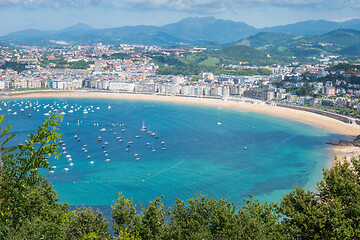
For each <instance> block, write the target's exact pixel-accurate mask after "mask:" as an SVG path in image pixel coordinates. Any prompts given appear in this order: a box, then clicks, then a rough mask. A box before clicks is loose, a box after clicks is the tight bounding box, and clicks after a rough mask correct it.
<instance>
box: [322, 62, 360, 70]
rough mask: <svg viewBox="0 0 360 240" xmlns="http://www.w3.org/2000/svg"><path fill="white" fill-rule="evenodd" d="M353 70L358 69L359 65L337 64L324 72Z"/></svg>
mask: <svg viewBox="0 0 360 240" xmlns="http://www.w3.org/2000/svg"><path fill="white" fill-rule="evenodd" d="M353 69H357V70H359V69H360V65H355V64H349V63H339V64H336V65H333V66H330V67H328V68H327V69H326V70H328V71H336V70H343V71H345V72H347V71H349V70H353Z"/></svg>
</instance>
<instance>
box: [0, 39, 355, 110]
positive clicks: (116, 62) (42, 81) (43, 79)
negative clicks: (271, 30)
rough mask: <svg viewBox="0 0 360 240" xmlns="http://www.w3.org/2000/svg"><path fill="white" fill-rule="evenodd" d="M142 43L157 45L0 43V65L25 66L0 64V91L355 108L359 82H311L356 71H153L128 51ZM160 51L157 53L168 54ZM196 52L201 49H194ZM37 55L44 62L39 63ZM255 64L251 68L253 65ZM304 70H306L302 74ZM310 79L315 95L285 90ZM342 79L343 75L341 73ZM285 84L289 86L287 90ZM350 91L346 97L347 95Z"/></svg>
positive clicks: (149, 62) (139, 56) (145, 59)
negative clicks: (74, 65) (71, 65)
mask: <svg viewBox="0 0 360 240" xmlns="http://www.w3.org/2000/svg"><path fill="white" fill-rule="evenodd" d="M140 47H142V48H143V50H144V51H160V52H162V50H161V49H158V48H155V47H146V46H131V45H125V44H124V45H120V46H119V47H118V48H116V49H113V48H112V47H111V46H107V45H102V44H98V45H96V46H95V47H93V46H91V47H89V46H71V47H69V48H67V49H38V48H31V47H26V48H24V49H21V50H19V49H12V50H10V49H8V48H4V47H0V66H1V64H2V63H5V62H6V61H15V62H18V63H26V70H25V71H22V72H21V73H18V72H16V71H14V70H12V69H0V90H4V91H6V90H13V89H54V90H75V89H84V88H85V89H92V90H107V91H115V92H132V93H150V94H166V95H184V96H195V97H216V98H224V99H227V98H238V97H247V98H253V99H260V100H265V101H270V100H274V99H276V100H286V101H287V102H291V103H296V104H300V105H328V106H341V107H347V108H356V107H357V105H358V103H357V101H358V100H357V99H358V98H359V97H360V85H357V84H350V83H347V82H345V81H344V80H340V79H338V80H336V81H335V82H332V81H326V82H322V81H316V79H318V78H321V77H325V76H327V75H329V74H337V75H338V76H342V77H349V76H355V77H360V72H359V71H353V72H344V71H336V72H329V71H326V70H325V67H326V65H317V66H311V65H301V66H297V67H289V66H279V65H273V66H263V67H262V68H267V69H269V70H271V72H272V73H273V74H272V75H270V76H227V75H220V76H215V75H214V74H213V73H210V72H203V73H200V74H199V75H198V81H193V76H170V75H169V76H166V75H165V76H164V75H157V74H156V70H157V68H158V66H156V64H154V62H153V61H152V59H151V58H150V57H147V56H145V55H143V54H140V53H136V52H134V49H135V48H140ZM169 51H170V50H164V51H163V54H164V55H168V54H170V52H169ZM197 51H201V49H200V50H197ZM118 53H123V54H129V53H131V54H132V55H131V56H132V57H131V58H108V57H106V56H112V55H113V54H115V55H116V54H118ZM42 59H46V60H47V61H48V62H47V64H46V65H45V66H44V63H43V62H42ZM56 59H61V60H62V61H66V62H76V61H84V62H88V63H89V64H88V67H87V69H57V68H56V61H53V60H56ZM227 67H234V68H235V67H242V68H254V67H255V66H246V65H243V64H242V65H231V66H227ZM255 68H256V67H255ZM304 73H306V74H304ZM306 79H308V80H312V81H310V87H311V88H312V90H313V92H314V93H317V94H319V96H321V97H320V98H314V97H312V96H303V97H298V96H296V95H294V94H291V92H290V90H291V89H297V88H300V87H302V86H303V84H304V83H305V81H304V80H306ZM341 79H343V78H341ZM289 89H290V90H289ZM349 96H350V97H349Z"/></svg>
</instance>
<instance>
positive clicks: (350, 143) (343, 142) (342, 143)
mask: <svg viewBox="0 0 360 240" xmlns="http://www.w3.org/2000/svg"><path fill="white" fill-rule="evenodd" d="M326 144H329V145H332V146H343V147H348V146H354V147H360V143H359V142H355V141H347V140H340V141H339V142H327V143H326Z"/></svg>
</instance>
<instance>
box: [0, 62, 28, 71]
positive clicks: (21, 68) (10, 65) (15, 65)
mask: <svg viewBox="0 0 360 240" xmlns="http://www.w3.org/2000/svg"><path fill="white" fill-rule="evenodd" d="M25 67H26V64H25V63H18V62H8V61H6V62H5V63H4V64H3V65H0V69H8V68H9V69H12V70H14V71H16V72H18V73H20V72H23V71H25V70H26V68H25Z"/></svg>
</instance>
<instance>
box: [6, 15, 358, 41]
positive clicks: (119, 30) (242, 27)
mask: <svg viewBox="0 0 360 240" xmlns="http://www.w3.org/2000/svg"><path fill="white" fill-rule="evenodd" d="M345 28H346V29H353V30H358V31H360V19H351V20H348V21H344V22H335V21H326V20H311V21H304V22H298V23H294V24H288V25H283V26H275V27H267V28H255V27H252V26H250V25H248V24H246V23H244V22H235V21H231V20H223V19H217V18H214V17H189V18H185V19H182V20H180V21H179V22H176V23H171V24H167V25H164V26H144V25H140V26H125V27H115V28H106V29H94V28H92V27H90V26H88V25H86V24H84V23H79V24H76V25H74V26H70V27H67V28H64V29H60V30H48V31H41V30H36V29H27V30H23V31H18V32H13V33H9V34H7V35H5V36H2V37H0V41H3V42H6V43H13V44H18V45H47V44H51V43H50V42H49V41H50V40H63V41H67V42H71V43H76V44H82V43H84V44H89V43H90V44H91V43H96V42H103V43H111V44H119V43H129V44H144V45H160V46H173V45H183V44H214V45H221V44H228V43H232V42H236V41H239V40H241V39H246V38H248V37H250V36H253V35H256V34H259V33H261V32H272V33H283V34H286V35H292V36H303V35H304V36H306V35H321V34H326V33H329V32H331V31H335V30H337V29H345ZM279 36H280V35H279ZM284 36H285V35H284ZM263 37H265V35H263ZM266 37H269V36H266ZM274 37H275V35H274ZM280 40H281V37H280ZM259 44H260V43H259ZM260 45H261V44H260Z"/></svg>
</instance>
